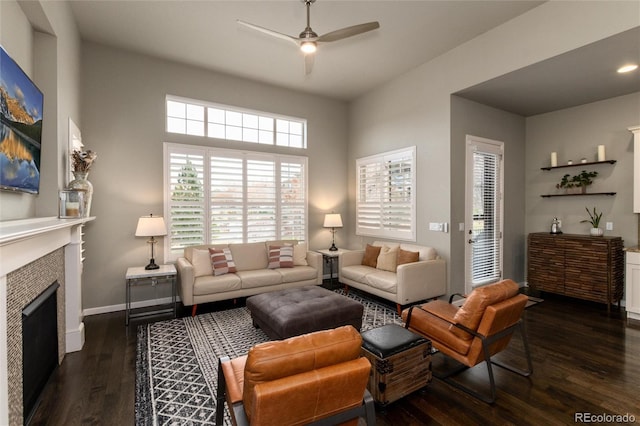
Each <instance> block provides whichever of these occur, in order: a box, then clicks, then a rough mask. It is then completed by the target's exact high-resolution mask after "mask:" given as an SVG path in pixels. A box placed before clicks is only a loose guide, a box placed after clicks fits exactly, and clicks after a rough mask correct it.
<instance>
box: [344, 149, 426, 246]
mask: <svg viewBox="0 0 640 426" xmlns="http://www.w3.org/2000/svg"><path fill="white" fill-rule="evenodd" d="M415 156H416V147H415V146H414V147H411V148H407V149H402V150H397V151H392V152H387V153H384V154H379V155H372V156H370V157H366V158H360V159H358V160H356V169H357V199H356V221H357V222H356V234H357V235H366V236H373V237H384V238H393V239H399V240H408V241H415V240H416V231H415V228H416V227H415V211H416V207H415V195H414V193H415Z"/></svg>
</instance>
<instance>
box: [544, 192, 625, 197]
mask: <svg viewBox="0 0 640 426" xmlns="http://www.w3.org/2000/svg"><path fill="white" fill-rule="evenodd" d="M580 195H616V193H615V192H585V193H584V194H582V193H580V194H544V195H541V197H543V198H550V197H576V196H580Z"/></svg>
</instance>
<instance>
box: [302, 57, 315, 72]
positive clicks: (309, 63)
mask: <svg viewBox="0 0 640 426" xmlns="http://www.w3.org/2000/svg"><path fill="white" fill-rule="evenodd" d="M315 57H316V55H315V53H307V54H306V55H304V75H309V74H311V71H312V70H313V63H314V62H315Z"/></svg>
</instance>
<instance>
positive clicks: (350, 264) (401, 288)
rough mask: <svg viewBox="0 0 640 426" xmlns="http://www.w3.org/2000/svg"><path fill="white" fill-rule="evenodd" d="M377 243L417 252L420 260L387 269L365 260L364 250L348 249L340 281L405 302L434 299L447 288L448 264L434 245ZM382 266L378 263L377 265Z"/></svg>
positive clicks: (340, 268) (340, 264) (399, 305)
mask: <svg viewBox="0 0 640 426" xmlns="http://www.w3.org/2000/svg"><path fill="white" fill-rule="evenodd" d="M372 246H376V247H384V246H386V247H387V249H391V250H393V249H396V250H397V249H402V250H406V251H409V252H418V260H417V261H415V262H411V263H405V264H401V265H398V266H397V267H396V268H388V269H395V270H384V269H379V268H378V267H372V266H366V265H363V264H362V260H363V258H364V254H365V250H364V249H363V250H354V251H346V252H343V253H341V254H340V257H339V260H338V278H339V281H340V282H341V283H342V284H344V285H345V286H347V290H348V286H351V287H354V288H357V289H360V290H362V291H365V292H367V293H371V294H374V295H376V296H379V297H382V298H384V299H387V300H390V301H392V302H395V303H396V306H397V309H398V313H400V311H401V309H402V305H407V304H410V303H415V302H419V301H421V300H426V299H433V298H436V297H439V296H442V295H444V294H445V293H446V292H447V279H446V265H445V261H444V260H442V259H440V257H439V256H438V253H437V252H436V250H435V249H434V248H433V247H426V246H419V245H414V244H404V243H401V244H399V243H392V242H384V241H376V242H374V243H373V244H372ZM378 266H379V265H378Z"/></svg>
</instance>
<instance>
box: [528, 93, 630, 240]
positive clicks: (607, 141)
mask: <svg viewBox="0 0 640 426" xmlns="http://www.w3.org/2000/svg"><path fill="white" fill-rule="evenodd" d="M639 123H640V93H634V94H631V95H626V96H620V97H616V98H612V99H607V100H604V101H599V102H594V103H590V104H586V105H581V106H578V107H575V108H568V109H564V110H561V111H556V112H551V113H548V114H540V115H536V116H533V117H529V118H527V151H526V157H527V162H526V168H525V170H526V215H527V224H526V232H527V233H529V232H546V231H548V230H549V227H550V225H551V220H552V219H553V217H555V216H557V217H558V219H561V220H562V231H563V232H565V233H570V234H587V233H588V232H589V228H590V225H589V224H587V223H580V221H581V220H583V219H586V218H588V215H587V212H586V211H585V207H588V208H589V209H593V207H596V208H597V210H598V211H602V212H603V216H602V224H601V227H602V228H603V229H604V225H605V222H613V226H614V228H613V231H605V235H615V236H621V237H622V238H623V239H624V245H625V246H626V247H630V246H636V245H638V232H637V226H638V219H637V215H636V214H634V213H633V184H632V182H633V134H632V133H631V132H629V131H628V130H627V128H628V127H631V126H634V125H638V124H639ZM598 145H604V146H605V149H606V157H607V159H611V160H616V161H617V162H616V163H615V164H614V165H609V164H598V165H593V166H587V167H584V168H582V167H574V168H563V169H556V170H551V171H543V170H540V168H541V167H547V166H549V165H550V154H551V152H552V151H556V152H557V153H558V164H566V162H567V160H569V159H571V160H573V162H574V164H575V163H576V162H579V161H580V159H581V158H583V157H584V158H586V159H587V160H588V161H595V160H596V159H597V147H598ZM583 169H584V170H587V171H597V172H598V173H599V174H598V176H597V177H596V178H595V180H594V183H593V185H591V186H590V187H589V189H588V191H589V192H610V191H611V192H616V195H615V196H613V197H611V196H602V195H593V196H575V197H554V198H542V197H540V195H541V194H555V193H560V192H561V191H560V190H557V189H556V188H555V184H556V183H558V182H560V179H561V178H562V176H563V175H564V174H565V173H569V174H571V175H575V174H578V173H579V172H580V171H581V170H583ZM636 184H637V183H636Z"/></svg>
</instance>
